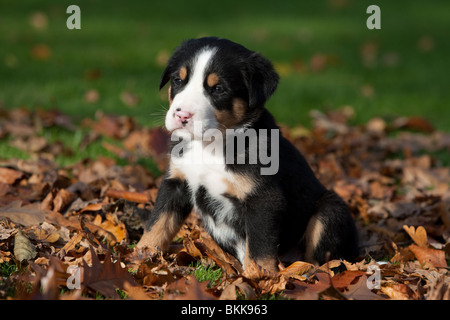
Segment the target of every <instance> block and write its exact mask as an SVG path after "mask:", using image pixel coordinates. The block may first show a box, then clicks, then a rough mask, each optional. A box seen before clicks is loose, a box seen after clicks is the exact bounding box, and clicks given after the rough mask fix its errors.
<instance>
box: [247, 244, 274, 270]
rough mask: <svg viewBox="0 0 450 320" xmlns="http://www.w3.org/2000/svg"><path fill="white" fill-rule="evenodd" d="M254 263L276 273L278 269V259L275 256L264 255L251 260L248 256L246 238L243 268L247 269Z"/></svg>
mask: <svg viewBox="0 0 450 320" xmlns="http://www.w3.org/2000/svg"><path fill="white" fill-rule="evenodd" d="M253 261H254V263H256V264H257V265H258V266H260V267H262V268H264V269H266V270H267V271H270V272H274V273H277V272H278V271H279V270H278V259H277V257H264V258H259V259H255V260H252V258H250V251H249V248H248V239H247V240H246V241H245V257H244V270H248V268H249V267H250V265H251V264H252V263H253Z"/></svg>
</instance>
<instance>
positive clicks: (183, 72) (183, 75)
mask: <svg viewBox="0 0 450 320" xmlns="http://www.w3.org/2000/svg"><path fill="white" fill-rule="evenodd" d="M179 75H180V79H181V80H184V79H186V77H187V69H186V67H181V69H180V71H179Z"/></svg>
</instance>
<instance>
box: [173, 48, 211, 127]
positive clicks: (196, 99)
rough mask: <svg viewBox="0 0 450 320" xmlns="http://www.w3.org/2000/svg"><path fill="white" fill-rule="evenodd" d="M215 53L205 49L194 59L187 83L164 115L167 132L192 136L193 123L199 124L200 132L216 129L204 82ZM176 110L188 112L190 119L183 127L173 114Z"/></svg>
mask: <svg viewBox="0 0 450 320" xmlns="http://www.w3.org/2000/svg"><path fill="white" fill-rule="evenodd" d="M215 53H216V49H211V48H207V49H204V50H202V51H200V52H199V53H198V54H197V56H196V57H195V60H194V63H193V65H192V68H191V74H190V75H189V77H188V83H187V84H186V86H185V87H184V88H183V89H182V91H181V92H178V93H177V94H176V95H175V97H174V99H173V101H172V104H171V105H170V108H169V111H168V112H167V114H166V123H165V124H166V128H167V130H169V131H174V130H176V129H177V134H180V135H183V134H187V133H189V134H193V133H194V122H197V123H198V122H201V127H202V131H203V132H204V131H205V130H207V129H210V128H217V125H218V123H217V120H216V118H215V115H214V107H213V105H212V104H211V102H210V100H209V99H208V97H207V96H206V92H205V88H204V82H205V78H206V77H207V74H206V69H207V67H208V65H209V63H210V61H211V59H212V57H213V56H214V54H215ZM177 110H180V111H183V112H189V113H190V114H192V115H193V116H192V118H191V119H190V120H189V122H188V123H186V124H185V125H184V126H180V123H179V121H177V119H176V117H174V114H175V112H176V111H177ZM180 131H184V132H180Z"/></svg>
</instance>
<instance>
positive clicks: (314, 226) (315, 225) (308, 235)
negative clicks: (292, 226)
mask: <svg viewBox="0 0 450 320" xmlns="http://www.w3.org/2000/svg"><path fill="white" fill-rule="evenodd" d="M322 233H323V223H322V222H321V221H320V220H319V219H317V218H316V217H312V218H311V220H310V221H309V223H308V226H307V227H306V232H305V240H306V241H305V243H306V252H305V258H306V261H309V262H312V263H316V261H315V259H314V250H315V249H316V247H317V245H318V244H319V241H320V239H321V238H322Z"/></svg>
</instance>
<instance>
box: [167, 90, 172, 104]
mask: <svg viewBox="0 0 450 320" xmlns="http://www.w3.org/2000/svg"><path fill="white" fill-rule="evenodd" d="M171 93H172V86H169V90H168V93H167V96H168V97H169V104H172V97H171Z"/></svg>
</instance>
